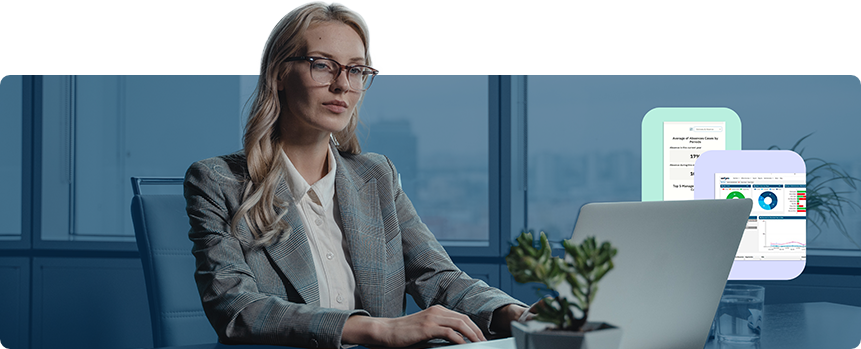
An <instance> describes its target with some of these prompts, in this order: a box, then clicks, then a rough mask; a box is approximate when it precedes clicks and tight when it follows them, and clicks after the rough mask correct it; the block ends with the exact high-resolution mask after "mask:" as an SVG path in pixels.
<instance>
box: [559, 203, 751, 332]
mask: <svg viewBox="0 0 861 349" xmlns="http://www.w3.org/2000/svg"><path fill="white" fill-rule="evenodd" d="M751 205H752V201H751V200H750V199H743V200H694V201H656V202H622V203H596V204H587V205H584V206H583V207H582V208H580V215H579V217H578V219H577V223H576V226H575V229H574V233H573V239H574V240H575V241H576V242H578V243H579V242H581V241H582V240H583V239H584V238H585V237H587V236H593V235H594V236H596V238H597V242H598V243H599V244H600V243H601V242H603V241H610V242H611V243H612V244H613V246H615V247H616V248H617V249H618V254H617V255H616V257H614V259H613V261H614V265H615V268H614V269H613V270H612V271H610V272H609V273H608V274H607V275H606V276H605V277H604V278H603V279H602V280H601V281H600V283H599V284H598V286H599V288H598V291H597V294H596V298H595V301H594V303H593V304H592V307H591V308H590V314H589V321H604V322H608V323H611V324H614V325H616V326H619V327H620V328H622V331H623V335H622V343H621V346H620V347H621V349H633V348H638V349H649V348H661V349H672V348H685V349H688V348H702V347H703V346H704V345H705V342H706V340H707V336H708V332H709V329H710V327H711V323H712V319H713V317H714V314H715V311H716V310H717V306H718V303H719V301H720V296H721V294H722V292H723V287H724V285H725V284H726V280H727V276H728V275H729V271H730V268H731V267H732V263H733V259H734V257H735V253H736V251H737V250H738V244H739V242H740V241H741V236H742V233H743V232H744V227H745V224H746V223H747V219H748V216H749V214H750V208H751ZM563 285H565V286H567V284H566V283H563ZM568 292H570V290H568V291H563V293H568Z"/></svg>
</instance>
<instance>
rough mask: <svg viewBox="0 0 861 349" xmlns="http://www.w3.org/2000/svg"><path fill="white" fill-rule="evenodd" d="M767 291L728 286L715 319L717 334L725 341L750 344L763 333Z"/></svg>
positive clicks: (747, 286) (748, 286) (741, 286)
mask: <svg viewBox="0 0 861 349" xmlns="http://www.w3.org/2000/svg"><path fill="white" fill-rule="evenodd" d="M764 302H765V288H764V287H762V286H755V285H737V284H730V285H726V287H725V288H724V290H723V295H722V296H721V298H720V305H718V311H717V316H716V318H715V321H716V324H715V325H716V326H715V334H716V335H717V338H718V339H719V340H720V341H722V342H733V343H744V342H746V343H750V342H756V341H758V340H759V336H760V333H761V332H762V320H763V319H762V306H763V303H764Z"/></svg>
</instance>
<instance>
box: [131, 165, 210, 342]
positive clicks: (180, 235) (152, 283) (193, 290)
mask: <svg viewBox="0 0 861 349" xmlns="http://www.w3.org/2000/svg"><path fill="white" fill-rule="evenodd" d="M182 181H183V179H182V178H138V177H132V189H133V191H134V198H132V205H131V211H132V221H133V222H134V227H135V239H136V240H137V244H138V250H139V251H140V255H141V262H142V263H143V271H144V278H145V279H146V287H147V296H148V299H149V308H150V318H151V320H152V334H153V345H154V346H155V347H168V346H180V345H191V344H203V343H215V342H216V341H218V336H217V335H216V334H215V330H213V328H212V325H210V324H209V320H207V318H206V315H205V314H204V312H203V306H202V305H201V302H200V295H199V293H198V292H197V285H196V284H195V282H194V267H195V262H194V256H192V254H191V247H192V243H191V241H190V240H189V239H188V230H189V229H190V226H189V224H188V216H187V215H186V213H185V198H183V196H182V195H179V194H174V195H155V194H150V195H143V194H141V185H145V184H157V185H172V184H179V185H182Z"/></svg>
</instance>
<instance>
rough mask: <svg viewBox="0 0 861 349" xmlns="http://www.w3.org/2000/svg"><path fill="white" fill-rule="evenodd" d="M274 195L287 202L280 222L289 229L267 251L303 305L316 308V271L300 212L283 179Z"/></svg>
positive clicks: (317, 300)
mask: <svg viewBox="0 0 861 349" xmlns="http://www.w3.org/2000/svg"><path fill="white" fill-rule="evenodd" d="M275 196H276V197H278V198H280V199H281V200H284V201H285V202H287V203H289V204H288V206H287V207H288V211H287V214H286V215H284V218H282V219H284V220H285V221H287V223H288V224H289V225H290V229H289V230H288V231H287V232H285V233H284V234H290V235H289V236H287V237H286V238H284V237H282V238H281V239H280V240H279V241H278V242H276V243H274V244H272V245H269V246H266V251H267V252H268V253H269V256H270V257H271V258H272V260H274V261H275V263H276V264H277V265H278V268H279V269H281V272H282V275H284V276H285V277H287V280H289V281H290V284H291V285H293V287H294V288H295V289H296V291H298V292H299V295H301V296H302V299H303V300H304V301H305V304H310V305H317V306H319V305H320V289H319V286H318V285H317V271H316V269H315V268H314V260H313V259H312V257H311V247H310V245H309V244H308V237H307V236H306V234H305V227H304V226H303V225H302V217H300V216H299V210H298V209H297V208H296V205H295V204H294V200H293V197H292V195H291V194H290V190H289V188H288V187H287V181H286V180H284V179H282V180H281V181H280V182H279V183H278V188H276V190H275ZM276 212H279V213H280V212H281V209H280V208H277V207H276Z"/></svg>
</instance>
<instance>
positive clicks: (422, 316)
mask: <svg viewBox="0 0 861 349" xmlns="http://www.w3.org/2000/svg"><path fill="white" fill-rule="evenodd" d="M463 337H466V338H467V339H469V340H470V341H472V342H482V341H485V340H486V339H485V338H484V334H482V333H481V329H479V328H478V326H476V325H475V323H474V322H472V320H470V319H469V317H468V316H466V315H463V314H461V313H458V312H455V311H453V310H449V309H446V308H445V307H443V306H439V305H434V306H432V307H430V308H427V309H425V310H422V311H420V312H418V313H415V314H411V315H407V316H404V317H399V318H374V317H368V316H360V315H354V316H351V317H350V318H349V319H347V323H346V324H344V331H343V332H342V334H341V342H342V343H351V344H370V345H383V346H387V347H403V346H407V345H411V344H415V343H418V342H421V341H424V340H428V339H433V338H441V339H445V340H447V341H449V342H452V343H457V344H463V343H466V341H465V340H464V339H463Z"/></svg>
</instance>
